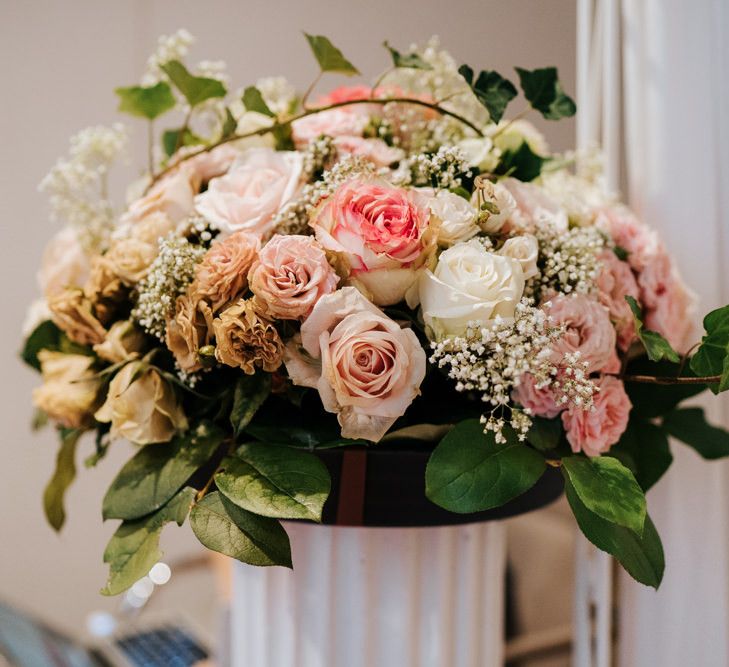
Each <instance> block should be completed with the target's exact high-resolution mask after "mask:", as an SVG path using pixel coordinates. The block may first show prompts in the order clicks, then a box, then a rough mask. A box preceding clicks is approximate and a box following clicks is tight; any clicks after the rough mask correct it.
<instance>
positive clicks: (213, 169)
mask: <svg viewBox="0 0 729 667" xmlns="http://www.w3.org/2000/svg"><path fill="white" fill-rule="evenodd" d="M189 150H190V151H197V150H199V146H191V147H190V149H189ZM185 152H187V151H186V150H185V149H183V150H181V151H180V157H183V156H184V154H185ZM240 153H241V152H240V150H239V149H237V148H236V147H235V146H232V145H231V144H230V143H227V144H221V145H220V146H216V147H215V148H213V149H212V150H210V151H206V152H204V153H200V154H199V155H196V156H195V157H192V158H189V159H187V160H185V161H184V162H183V163H182V164H183V165H184V166H185V167H186V168H187V169H189V170H190V171H191V172H192V173H193V174H194V177H195V179H196V180H198V181H200V183H207V182H209V181H210V180H212V179H213V178H217V177H218V176H222V175H223V174H225V173H226V172H227V171H228V169H230V167H231V165H232V164H233V163H234V162H235V161H236V159H237V158H238V157H239V156H240Z"/></svg>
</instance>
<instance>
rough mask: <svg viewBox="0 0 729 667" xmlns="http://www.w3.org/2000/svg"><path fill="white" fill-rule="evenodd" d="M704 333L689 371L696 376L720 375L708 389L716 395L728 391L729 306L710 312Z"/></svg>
mask: <svg viewBox="0 0 729 667" xmlns="http://www.w3.org/2000/svg"><path fill="white" fill-rule="evenodd" d="M704 330H705V331H706V333H705V334H704V337H703V338H702V339H701V346H700V347H699V349H698V350H697V351H696V354H694V356H693V357H691V369H692V370H693V371H694V372H695V373H696V375H698V376H704V377H706V376H711V375H720V376H721V380H720V382H719V384H717V385H711V386H710V389H711V390H712V391H713V392H714V393H715V394H718V393H719V392H722V391H726V389H729V306H724V307H722V308H717V309H716V310H712V311H711V312H710V313H709V314H708V315H707V316H706V317H705V318H704Z"/></svg>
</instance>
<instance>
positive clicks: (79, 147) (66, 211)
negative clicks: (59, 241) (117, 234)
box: [38, 123, 128, 253]
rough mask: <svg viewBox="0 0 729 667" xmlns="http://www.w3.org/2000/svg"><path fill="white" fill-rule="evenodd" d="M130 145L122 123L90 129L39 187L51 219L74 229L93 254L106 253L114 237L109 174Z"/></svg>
mask: <svg viewBox="0 0 729 667" xmlns="http://www.w3.org/2000/svg"><path fill="white" fill-rule="evenodd" d="M127 142H128V135H127V130H126V128H125V127H124V125H122V124H121V123H115V124H114V125H112V126H111V127H105V126H102V125H95V126H93V127H87V128H85V129H83V130H81V131H80V132H78V133H77V134H75V135H74V136H73V137H71V139H70V149H69V154H68V157H67V158H60V159H59V160H58V161H57V162H56V164H55V165H54V166H53V168H52V169H51V171H50V172H49V173H48V174H47V175H46V176H45V178H44V179H43V180H42V181H41V182H40V185H39V186H38V188H39V190H40V191H41V192H44V193H46V194H48V195H49V197H50V204H51V217H52V218H53V219H55V220H63V221H64V222H66V223H67V224H69V225H71V226H72V227H74V229H75V230H76V232H77V234H78V238H79V242H80V243H81V245H82V246H83V247H84V249H85V250H86V251H87V252H89V253H94V252H100V251H102V250H103V249H104V248H105V247H106V243H107V241H108V239H109V236H110V234H111V231H112V228H113V225H114V211H113V206H112V204H111V201H110V199H109V192H108V174H109V170H110V168H111V165H112V164H113V163H114V162H115V161H116V160H117V159H118V158H119V157H120V156H122V155H123V154H124V152H125V150H126V147H127Z"/></svg>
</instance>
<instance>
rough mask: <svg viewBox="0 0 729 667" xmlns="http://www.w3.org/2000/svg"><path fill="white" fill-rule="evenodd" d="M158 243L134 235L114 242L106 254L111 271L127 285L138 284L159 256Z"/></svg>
mask: <svg viewBox="0 0 729 667" xmlns="http://www.w3.org/2000/svg"><path fill="white" fill-rule="evenodd" d="M157 251H158V248H157V244H156V243H145V242H144V241H140V240H138V239H136V238H134V237H129V238H126V239H120V240H118V241H115V242H114V243H112V245H111V248H109V251H108V252H107V253H106V255H104V257H105V259H106V261H107V263H108V265H109V268H110V269H111V271H112V272H113V273H114V274H115V275H116V276H118V277H119V278H120V280H121V281H122V282H123V283H124V284H125V285H127V286H132V285H136V284H137V283H138V282H139V281H140V280H141V279H142V278H144V276H146V275H147V271H149V267H150V265H151V264H152V262H154V260H155V257H157Z"/></svg>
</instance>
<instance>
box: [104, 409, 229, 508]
mask: <svg viewBox="0 0 729 667" xmlns="http://www.w3.org/2000/svg"><path fill="white" fill-rule="evenodd" d="M223 437H224V436H223V433H222V431H221V430H220V429H218V428H217V427H215V426H212V425H211V424H207V423H203V424H200V425H199V426H198V427H197V428H196V429H195V430H191V431H188V432H187V433H185V434H184V435H179V436H177V437H175V438H173V440H172V441H171V442H168V443H159V444H154V445H145V446H144V447H142V448H141V449H140V450H139V452H137V454H135V455H134V456H133V457H132V459H131V460H130V461H128V462H127V464H126V465H125V466H124V467H123V468H122V469H121V471H120V472H119V474H118V475H117V476H116V478H115V479H114V481H113V482H112V483H111V486H110V487H109V490H108V491H107V492H106V495H105V496H104V502H103V505H102V514H103V517H104V519H138V518H139V517H142V516H144V515H146V514H149V513H150V512H154V511H155V510H158V509H159V508H160V507H162V506H163V505H164V504H165V503H167V501H168V500H169V499H170V498H172V496H174V495H175V493H177V491H178V490H179V489H180V488H182V486H183V485H184V484H185V482H187V481H188V480H189V479H190V477H191V476H192V475H193V473H195V472H196V471H197V470H198V469H199V468H201V467H202V466H203V465H205V464H206V463H207V462H208V461H209V460H210V459H211V457H212V456H213V455H214V454H215V451H216V450H217V449H218V447H219V446H220V443H221V442H222V441H223Z"/></svg>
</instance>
